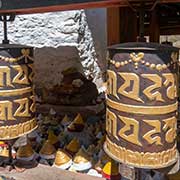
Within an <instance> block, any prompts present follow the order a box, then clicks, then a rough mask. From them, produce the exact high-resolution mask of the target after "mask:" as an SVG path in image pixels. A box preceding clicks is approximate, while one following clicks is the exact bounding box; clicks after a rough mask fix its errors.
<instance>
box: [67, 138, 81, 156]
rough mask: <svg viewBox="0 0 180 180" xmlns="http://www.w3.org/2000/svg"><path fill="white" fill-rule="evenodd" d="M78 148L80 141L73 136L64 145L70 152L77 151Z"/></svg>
mask: <svg viewBox="0 0 180 180" xmlns="http://www.w3.org/2000/svg"><path fill="white" fill-rule="evenodd" d="M79 148H80V143H79V140H78V139H77V138H73V139H72V140H71V142H70V143H69V144H68V145H67V146H66V149H67V150H68V151H70V152H72V153H76V152H78V150H79Z"/></svg>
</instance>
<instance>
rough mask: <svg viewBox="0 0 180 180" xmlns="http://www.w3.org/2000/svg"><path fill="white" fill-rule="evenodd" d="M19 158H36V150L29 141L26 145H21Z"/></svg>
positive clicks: (24, 159) (25, 159) (29, 159)
mask: <svg viewBox="0 0 180 180" xmlns="http://www.w3.org/2000/svg"><path fill="white" fill-rule="evenodd" d="M16 157H17V159H19V160H23V161H31V160H33V159H34V151H33V149H32V147H31V145H30V144H29V143H27V144H26V145H24V146H20V147H19V149H18V151H17V156H16Z"/></svg>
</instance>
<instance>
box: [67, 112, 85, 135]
mask: <svg viewBox="0 0 180 180" xmlns="http://www.w3.org/2000/svg"><path fill="white" fill-rule="evenodd" d="M83 128H84V121H83V118H82V116H81V114H79V113H78V115H77V116H76V117H75V119H74V120H73V122H72V123H71V124H70V125H69V126H68V128H67V129H68V131H71V132H81V131H82V130H83Z"/></svg>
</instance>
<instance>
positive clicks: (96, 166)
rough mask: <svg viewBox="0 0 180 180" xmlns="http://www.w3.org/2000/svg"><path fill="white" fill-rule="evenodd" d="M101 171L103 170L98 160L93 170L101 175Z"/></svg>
mask: <svg viewBox="0 0 180 180" xmlns="http://www.w3.org/2000/svg"><path fill="white" fill-rule="evenodd" d="M102 169H103V164H102V162H101V160H99V161H98V162H97V163H96V164H95V170H96V171H98V172H99V173H102Z"/></svg>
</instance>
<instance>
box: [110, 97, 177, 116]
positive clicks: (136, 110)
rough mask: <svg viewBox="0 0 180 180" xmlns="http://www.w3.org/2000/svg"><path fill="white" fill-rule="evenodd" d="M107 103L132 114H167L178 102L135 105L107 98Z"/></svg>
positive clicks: (173, 109) (175, 109) (174, 109)
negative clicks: (157, 104)
mask: <svg viewBox="0 0 180 180" xmlns="http://www.w3.org/2000/svg"><path fill="white" fill-rule="evenodd" d="M107 105H108V106H109V107H111V108H113V109H116V110H118V111H122V112H127V113H133V114H147V115H148V114H151V115H158V114H168V113H171V112H174V111H177V108H178V103H175V104H171V105H166V106H136V105H130V104H123V103H118V102H115V101H112V100H110V99H109V98H107Z"/></svg>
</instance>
